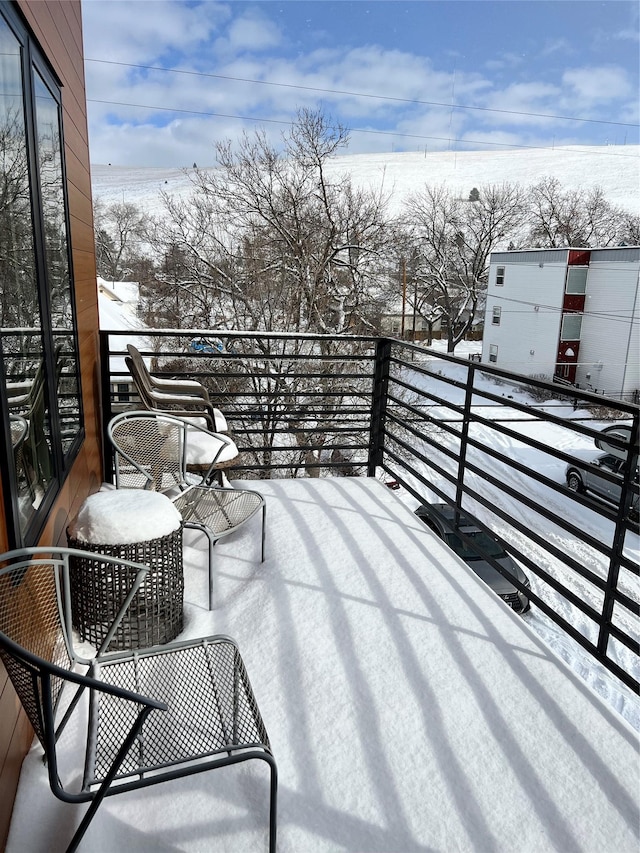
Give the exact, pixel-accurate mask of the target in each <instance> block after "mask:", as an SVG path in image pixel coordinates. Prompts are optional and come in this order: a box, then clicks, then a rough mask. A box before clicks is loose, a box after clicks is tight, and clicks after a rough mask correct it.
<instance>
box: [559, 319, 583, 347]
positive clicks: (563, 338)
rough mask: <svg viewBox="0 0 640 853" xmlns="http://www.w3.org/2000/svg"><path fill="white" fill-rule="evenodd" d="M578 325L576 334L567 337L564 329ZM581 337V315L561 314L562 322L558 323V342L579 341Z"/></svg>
mask: <svg viewBox="0 0 640 853" xmlns="http://www.w3.org/2000/svg"><path fill="white" fill-rule="evenodd" d="M574 324H577V325H578V334H577V335H572V336H571V337H567V332H566V327H567V326H568V325H574ZM581 336H582V314H577V313H575V314H563V315H562V322H561V323H560V340H561V341H579V340H581Z"/></svg>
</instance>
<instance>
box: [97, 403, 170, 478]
mask: <svg viewBox="0 0 640 853" xmlns="http://www.w3.org/2000/svg"><path fill="white" fill-rule="evenodd" d="M185 429H186V426H185V424H184V423H182V422H180V421H178V420H177V419H173V418H163V417H162V415H158V416H156V415H152V416H151V417H150V416H148V415H146V414H142V413H140V414H138V415H136V414H135V413H134V414H129V413H126V417H122V418H115V419H114V421H112V423H111V424H110V427H109V434H110V438H111V441H112V443H113V446H114V448H115V451H116V453H115V466H116V485H117V487H118V488H129V489H136V488H137V489H139V488H143V489H149V488H151V489H155V490H156V491H162V490H163V489H168V488H171V486H175V485H176V484H179V483H180V482H182V480H183V473H182V472H183V467H184V460H183V455H184V454H183V451H184V436H185Z"/></svg>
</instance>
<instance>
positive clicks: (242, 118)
mask: <svg viewBox="0 0 640 853" xmlns="http://www.w3.org/2000/svg"><path fill="white" fill-rule="evenodd" d="M87 103H90V104H105V105H106V106H113V107H134V108H135V109H138V110H153V111H154V112H168V113H181V114H186V115H196V116H206V117H208V118H232V119H239V120H240V121H253V122H256V123H257V124H283V125H286V126H287V127H291V126H292V125H293V122H292V121H286V120H285V119H276V118H255V117H254V116H243V115H235V114H233V113H212V112H206V111H203V110H186V109H182V108H177V107H161V106H155V105H153V104H133V103H130V102H127V101H107V100H102V99H99V98H87ZM334 129H337V128H334ZM349 132H350V133H366V134H370V135H373V136H391V137H394V138H401V139H420V140H429V141H436V142H449V143H450V142H452V141H453V142H460V143H462V144H464V145H487V146H489V147H492V148H509V149H511V148H515V149H527V150H533V151H557V152H560V153H571V154H580V155H587V156H593V154H594V152H592V151H581V150H579V149H576V150H571V151H569V152H565V149H563V148H556V147H555V146H553V145H524V144H516V143H509V142H487V141H486V140H484V139H454V140H452V139H451V138H450V137H448V136H425V135H423V134H417V133H400V132H397V131H392V130H369V129H365V128H359V127H352V128H349ZM595 154H596V155H597V156H600V157H624V158H626V159H633V160H637V159H638V157H637V155H635V154H619V153H617V152H613V151H597V152H595Z"/></svg>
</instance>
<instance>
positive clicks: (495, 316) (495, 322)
mask: <svg viewBox="0 0 640 853" xmlns="http://www.w3.org/2000/svg"><path fill="white" fill-rule="evenodd" d="M501 318H502V306H501V305H494V306H493V308H492V309H491V325H492V326H499V325H500V320H501Z"/></svg>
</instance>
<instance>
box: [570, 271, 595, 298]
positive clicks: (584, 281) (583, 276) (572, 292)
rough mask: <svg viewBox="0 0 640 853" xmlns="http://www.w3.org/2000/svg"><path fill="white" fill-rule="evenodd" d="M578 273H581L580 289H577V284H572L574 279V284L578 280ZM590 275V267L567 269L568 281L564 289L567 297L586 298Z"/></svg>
mask: <svg viewBox="0 0 640 853" xmlns="http://www.w3.org/2000/svg"><path fill="white" fill-rule="evenodd" d="M577 273H580V276H579V283H580V285H582V286H581V287H580V288H578V289H576V287H575V283H572V279H573V280H574V282H575V280H576V279H578V276H577ZM588 273H589V267H567V280H566V282H565V287H564V291H565V293H566V294H567V296H584V295H585V294H586V292H587V276H588Z"/></svg>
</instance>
